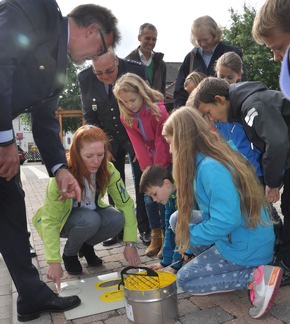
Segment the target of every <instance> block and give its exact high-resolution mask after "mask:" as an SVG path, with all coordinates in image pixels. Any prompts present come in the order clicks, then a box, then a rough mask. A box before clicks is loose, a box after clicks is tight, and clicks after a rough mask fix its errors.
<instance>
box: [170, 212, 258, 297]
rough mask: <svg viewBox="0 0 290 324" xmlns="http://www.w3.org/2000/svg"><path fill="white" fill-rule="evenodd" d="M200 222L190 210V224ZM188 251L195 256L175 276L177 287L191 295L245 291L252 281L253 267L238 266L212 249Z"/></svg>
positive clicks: (199, 217) (175, 214)
mask: <svg viewBox="0 0 290 324" xmlns="http://www.w3.org/2000/svg"><path fill="white" fill-rule="evenodd" d="M177 217H178V213H177V212H175V213H173V214H172V215H171V217H170V225H171V227H172V230H173V231H175V225H176V221H177ZM201 220H202V216H201V213H200V212H199V211H193V212H192V214H191V217H190V224H192V223H195V224H197V223H199V222H200V221H201ZM189 249H190V250H191V252H192V253H193V254H194V255H195V257H194V258H193V259H192V260H190V261H189V262H187V263H186V264H185V265H184V266H183V267H182V268H181V269H180V270H179V271H178V273H177V282H178V285H179V287H180V288H181V289H182V290H183V291H185V292H188V293H190V294H192V295H195V294H196V295H199V294H205V295H206V294H212V293H216V292H225V291H231V290H236V289H243V288H247V287H248V285H249V284H250V283H251V282H252V281H253V279H254V269H255V268H256V267H251V266H240V265H237V264H235V263H233V262H231V261H229V260H226V259H225V258H224V257H223V256H222V255H221V254H220V253H219V252H218V250H217V249H216V247H215V245H212V246H193V245H190V247H189Z"/></svg>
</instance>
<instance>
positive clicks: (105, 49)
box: [98, 29, 108, 56]
mask: <svg viewBox="0 0 290 324" xmlns="http://www.w3.org/2000/svg"><path fill="white" fill-rule="evenodd" d="M99 34H100V36H101V40H102V44H103V49H102V51H101V52H100V53H99V54H98V56H102V55H104V54H106V53H107V52H108V48H107V45H106V43H105V38H104V35H103V32H102V30H101V29H99Z"/></svg>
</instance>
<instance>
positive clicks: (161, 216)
mask: <svg viewBox="0 0 290 324" xmlns="http://www.w3.org/2000/svg"><path fill="white" fill-rule="evenodd" d="M144 202H145V208H146V211H147V216H148V220H149V225H150V228H151V229H155V228H162V229H164V228H165V206H164V205H162V204H159V203H156V202H155V201H154V200H153V199H152V198H151V197H150V196H148V195H144Z"/></svg>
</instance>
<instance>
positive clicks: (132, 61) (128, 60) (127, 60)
mask: <svg viewBox="0 0 290 324" xmlns="http://www.w3.org/2000/svg"><path fill="white" fill-rule="evenodd" d="M125 61H126V62H128V63H132V64H137V65H142V62H139V61H134V60H131V59H125Z"/></svg>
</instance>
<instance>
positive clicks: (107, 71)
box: [92, 60, 116, 76]
mask: <svg viewBox="0 0 290 324" xmlns="http://www.w3.org/2000/svg"><path fill="white" fill-rule="evenodd" d="M92 69H93V72H94V74H95V75H96V76H101V75H103V74H106V75H109V74H113V73H114V72H115V70H116V60H114V66H113V67H112V68H111V69H107V70H105V71H96V70H95V68H94V66H92Z"/></svg>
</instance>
